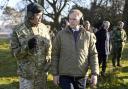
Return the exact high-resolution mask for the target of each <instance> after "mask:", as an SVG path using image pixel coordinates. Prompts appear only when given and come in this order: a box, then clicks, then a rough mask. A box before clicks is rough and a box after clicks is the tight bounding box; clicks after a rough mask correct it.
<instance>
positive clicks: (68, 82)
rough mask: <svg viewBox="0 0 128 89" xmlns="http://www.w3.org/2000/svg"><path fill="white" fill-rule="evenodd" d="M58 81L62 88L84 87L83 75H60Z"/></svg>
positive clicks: (74, 88) (79, 88)
mask: <svg viewBox="0 0 128 89" xmlns="http://www.w3.org/2000/svg"><path fill="white" fill-rule="evenodd" d="M59 82H60V87H61V88H62V89H85V78H84V77H73V76H60V78H59Z"/></svg>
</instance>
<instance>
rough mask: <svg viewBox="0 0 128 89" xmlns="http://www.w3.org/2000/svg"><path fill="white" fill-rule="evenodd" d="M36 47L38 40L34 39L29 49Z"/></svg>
mask: <svg viewBox="0 0 128 89" xmlns="http://www.w3.org/2000/svg"><path fill="white" fill-rule="evenodd" d="M36 45H37V40H36V38H32V39H30V40H29V41H28V47H29V49H33V48H36Z"/></svg>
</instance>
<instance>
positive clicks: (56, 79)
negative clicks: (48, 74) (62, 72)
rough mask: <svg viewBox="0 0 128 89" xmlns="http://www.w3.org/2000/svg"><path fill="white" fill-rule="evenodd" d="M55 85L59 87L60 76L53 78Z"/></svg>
mask: <svg viewBox="0 0 128 89" xmlns="http://www.w3.org/2000/svg"><path fill="white" fill-rule="evenodd" d="M53 83H54V84H55V85H56V86H58V85H59V76H53Z"/></svg>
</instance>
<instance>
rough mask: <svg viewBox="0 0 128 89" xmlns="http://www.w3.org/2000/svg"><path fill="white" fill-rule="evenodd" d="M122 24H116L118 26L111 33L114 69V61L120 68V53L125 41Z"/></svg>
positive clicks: (125, 36)
mask: <svg viewBox="0 0 128 89" xmlns="http://www.w3.org/2000/svg"><path fill="white" fill-rule="evenodd" d="M123 26H124V23H123V22H122V21H119V22H118V26H117V27H116V28H115V29H113V32H112V37H111V39H112V47H113V48H112V54H113V57H112V64H113V66H114V67H116V65H115V64H116V61H117V66H121V64H120V60H121V53H122V51H123V47H124V43H125V41H126V38H127V35H126V33H125V30H124V29H123Z"/></svg>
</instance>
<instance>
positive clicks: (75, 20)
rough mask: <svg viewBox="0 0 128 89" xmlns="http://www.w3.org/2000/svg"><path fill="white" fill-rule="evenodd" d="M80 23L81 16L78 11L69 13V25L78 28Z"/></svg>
mask: <svg viewBox="0 0 128 89" xmlns="http://www.w3.org/2000/svg"><path fill="white" fill-rule="evenodd" d="M79 23H80V17H79V16H78V15H77V14H76V13H71V14H69V25H70V27H71V28H76V26H77V25H79Z"/></svg>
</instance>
